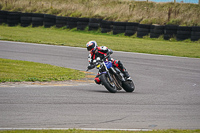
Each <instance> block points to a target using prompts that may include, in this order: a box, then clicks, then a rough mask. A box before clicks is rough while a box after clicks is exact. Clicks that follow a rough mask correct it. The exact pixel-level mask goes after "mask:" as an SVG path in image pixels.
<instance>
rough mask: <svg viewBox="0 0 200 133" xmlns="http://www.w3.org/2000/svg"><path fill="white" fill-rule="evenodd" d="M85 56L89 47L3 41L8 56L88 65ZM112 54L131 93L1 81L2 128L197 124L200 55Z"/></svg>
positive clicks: (0, 50) (1, 53)
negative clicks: (124, 70) (126, 74)
mask: <svg viewBox="0 0 200 133" xmlns="http://www.w3.org/2000/svg"><path fill="white" fill-rule="evenodd" d="M83 45H85V44H83ZM99 45H100V44H99ZM103 45H106V44H103ZM87 57H88V52H87V50H86V48H75V47H67V46H54V45H44V44H32V43H21V42H10V41H0V58H5V59H14V60H24V61H33V62H40V63H46V64H51V65H56V66H60V67H67V68H73V69H77V70H81V71H85V70H86V68H87V66H88V61H87ZM112 57H113V58H114V59H118V60H120V61H122V62H123V64H124V65H125V67H126V68H127V70H128V71H129V73H130V75H131V77H132V79H133V81H134V83H135V86H136V89H135V91H134V92H133V93H126V92H125V91H119V92H117V93H115V94H112V93H109V92H108V91H107V90H106V89H105V88H104V87H103V86H101V85H96V84H95V83H94V82H88V83H80V84H78V85H66V84H63V85H60V86H55V85H42V84H40V85H38V84H37V85H12V86H3V85H2V84H0V129H31V128H32V129H48V128H51V129H58V128H60V129H68V128H79V129H134V130H135V129H139V130H140V129H141V130H152V129H199V127H200V59H198V58H186V57H174V56H164V55H152V54H140V53H130V52H119V51H114V53H113V54H112ZM91 72H94V73H97V70H92V71H91Z"/></svg>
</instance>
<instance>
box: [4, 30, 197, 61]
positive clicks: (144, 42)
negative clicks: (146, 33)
mask: <svg viewBox="0 0 200 133" xmlns="http://www.w3.org/2000/svg"><path fill="white" fill-rule="evenodd" d="M0 31H2V32H0V40H9V41H20V42H31V43H43V44H54V45H64V46H73V47H85V44H86V43H87V42H88V41H90V40H96V41H97V43H98V45H100V46H101V45H105V46H107V47H109V48H111V49H113V50H116V51H127V52H138V53H150V54H160V55H173V56H182V57H194V58H200V43H199V42H191V41H182V42H179V41H175V39H174V40H172V41H166V40H163V39H150V38H143V39H141V38H136V37H135V36H132V37H127V36H123V35H112V34H102V33H100V32H98V31H97V32H94V31H87V30H86V31H76V30H75V29H72V30H69V29H57V28H43V27H38V28H32V27H26V28H23V27H20V26H18V27H8V26H0Z"/></svg>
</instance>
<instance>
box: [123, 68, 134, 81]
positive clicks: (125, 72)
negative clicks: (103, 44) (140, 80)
mask: <svg viewBox="0 0 200 133" xmlns="http://www.w3.org/2000/svg"><path fill="white" fill-rule="evenodd" d="M122 73H123V74H124V78H125V79H126V80H132V79H131V77H130V75H129V74H128V72H127V71H126V70H125V71H123V72H122Z"/></svg>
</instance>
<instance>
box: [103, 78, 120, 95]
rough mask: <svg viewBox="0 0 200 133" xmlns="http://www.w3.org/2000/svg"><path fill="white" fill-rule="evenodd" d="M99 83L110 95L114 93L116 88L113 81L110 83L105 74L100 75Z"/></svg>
mask: <svg viewBox="0 0 200 133" xmlns="http://www.w3.org/2000/svg"><path fill="white" fill-rule="evenodd" d="M100 80H101V83H102V84H103V85H104V86H105V87H106V89H107V90H108V91H109V92H111V93H116V92H117V88H116V86H115V84H114V82H113V81H110V79H109V77H108V75H107V74H102V75H101V77H100Z"/></svg>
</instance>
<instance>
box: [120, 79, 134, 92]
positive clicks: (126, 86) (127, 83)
mask: <svg viewBox="0 0 200 133" xmlns="http://www.w3.org/2000/svg"><path fill="white" fill-rule="evenodd" d="M122 87H123V89H124V90H125V91H126V92H133V91H134V90H135V85H134V83H133V81H124V82H123V83H122Z"/></svg>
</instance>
